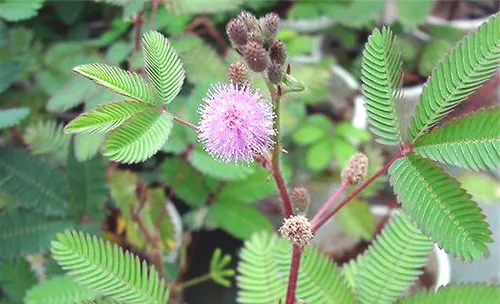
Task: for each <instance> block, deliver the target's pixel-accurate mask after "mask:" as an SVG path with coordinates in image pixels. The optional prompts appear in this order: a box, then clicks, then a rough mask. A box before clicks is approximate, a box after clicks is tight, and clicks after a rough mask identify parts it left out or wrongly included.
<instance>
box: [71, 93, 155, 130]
mask: <svg viewBox="0 0 500 304" xmlns="http://www.w3.org/2000/svg"><path fill="white" fill-rule="evenodd" d="M151 109H153V107H151V105H149V104H147V103H144V102H139V101H124V102H114V103H108V104H105V105H102V106H99V107H97V108H96V109H94V110H92V111H90V112H88V113H84V114H82V115H80V116H78V117H77V118H75V119H73V120H72V121H71V122H70V123H69V124H67V125H66V127H65V128H64V131H65V132H67V133H102V132H109V131H111V130H114V129H116V128H117V127H119V126H120V125H121V124H123V123H124V122H125V121H127V120H128V119H129V118H131V117H132V116H134V115H136V114H138V113H140V112H143V111H146V110H151Z"/></svg>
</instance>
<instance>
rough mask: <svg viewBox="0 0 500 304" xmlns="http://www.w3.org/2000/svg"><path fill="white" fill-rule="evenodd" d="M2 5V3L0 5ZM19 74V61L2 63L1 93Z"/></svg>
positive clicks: (0, 64) (0, 73)
mask: <svg viewBox="0 0 500 304" xmlns="http://www.w3.org/2000/svg"><path fill="white" fill-rule="evenodd" d="M1 5H2V3H0V6H1ZM0 15H1V12H0ZM19 74H21V63H20V62H19V61H16V60H6V61H3V62H0V93H2V92H3V91H5V90H6V89H8V88H9V87H10V85H11V84H12V83H13V82H14V81H16V80H17V79H18V77H19ZM0 121H1V120H0Z"/></svg>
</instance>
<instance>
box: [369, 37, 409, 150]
mask: <svg viewBox="0 0 500 304" xmlns="http://www.w3.org/2000/svg"><path fill="white" fill-rule="evenodd" d="M402 68H403V64H402V60H401V53H400V51H399V48H398V46H397V43H396V38H395V36H394V35H393V33H392V32H391V30H390V29H388V28H386V27H384V28H382V31H380V30H379V29H374V30H373V32H372V34H371V36H370V37H369V38H368V42H367V43H366V44H365V50H364V51H363V63H362V76H361V79H362V80H363V96H364V99H365V107H366V110H367V114H368V121H369V122H370V124H371V128H370V130H371V131H372V132H373V133H374V134H375V135H377V137H378V138H377V141H378V142H380V143H382V144H385V145H392V146H396V145H399V144H401V142H402V136H401V126H400V122H399V119H398V115H397V113H396V103H397V102H398V99H399V94H400V92H401V91H400V88H401V84H402V79H403V78H402V77H403V73H402Z"/></svg>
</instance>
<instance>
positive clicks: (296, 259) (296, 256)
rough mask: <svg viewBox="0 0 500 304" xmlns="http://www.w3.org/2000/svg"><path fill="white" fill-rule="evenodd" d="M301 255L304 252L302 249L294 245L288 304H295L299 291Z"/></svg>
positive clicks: (287, 297)
mask: <svg viewBox="0 0 500 304" xmlns="http://www.w3.org/2000/svg"><path fill="white" fill-rule="evenodd" d="M301 254H302V250H301V249H300V247H298V246H296V245H293V253H292V265H291V266H290V276H289V277H288V288H287V291H286V302H285V303H286V304H295V291H296V290H297V278H298V276H299V266H300V256H301Z"/></svg>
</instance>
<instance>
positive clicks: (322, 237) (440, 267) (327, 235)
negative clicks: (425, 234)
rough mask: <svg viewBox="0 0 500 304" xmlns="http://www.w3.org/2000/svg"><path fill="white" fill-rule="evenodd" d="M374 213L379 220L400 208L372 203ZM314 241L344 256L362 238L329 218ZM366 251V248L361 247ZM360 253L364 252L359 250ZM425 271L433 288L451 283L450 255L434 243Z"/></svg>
mask: <svg viewBox="0 0 500 304" xmlns="http://www.w3.org/2000/svg"><path fill="white" fill-rule="evenodd" d="M370 210H371V211H372V213H373V215H375V217H376V218H377V219H378V221H381V220H383V218H384V217H385V216H387V215H389V213H390V214H392V213H394V212H397V210H398V209H392V210H391V209H389V208H388V207H387V206H384V205H372V206H371V207H370ZM314 243H315V245H316V246H317V247H319V248H321V249H322V251H324V252H325V253H326V254H327V255H329V256H334V257H335V256H342V253H343V252H346V251H347V252H349V251H350V252H352V251H353V249H355V248H356V247H357V246H358V244H359V243H360V240H359V239H358V238H355V237H352V236H349V235H346V234H345V233H344V232H343V231H342V229H340V227H339V226H338V225H337V224H336V223H335V220H333V219H332V220H329V221H328V222H327V223H326V224H325V225H324V226H323V227H321V229H319V230H318V232H317V234H316V237H315V238H314ZM361 250H363V251H364V249H361ZM359 253H362V251H361V252H359ZM424 269H425V270H424V271H425V272H426V273H427V274H429V275H431V276H432V278H433V280H432V282H433V284H432V288H434V289H436V290H437V288H439V287H440V286H445V285H447V284H449V283H450V273H451V267H450V259H449V258H448V255H447V254H446V253H445V252H444V251H443V250H442V249H440V248H439V247H438V246H437V245H434V247H433V249H432V251H431V254H430V255H429V260H428V262H427V265H426V266H425V267H424Z"/></svg>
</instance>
